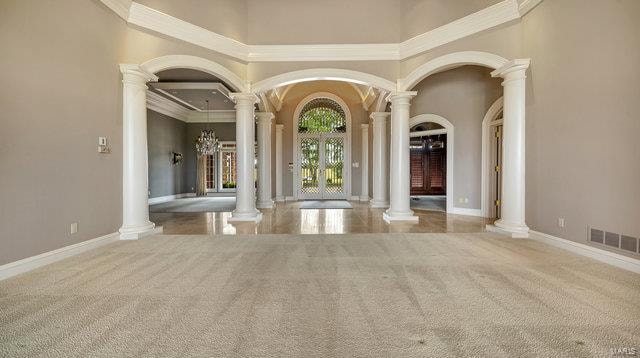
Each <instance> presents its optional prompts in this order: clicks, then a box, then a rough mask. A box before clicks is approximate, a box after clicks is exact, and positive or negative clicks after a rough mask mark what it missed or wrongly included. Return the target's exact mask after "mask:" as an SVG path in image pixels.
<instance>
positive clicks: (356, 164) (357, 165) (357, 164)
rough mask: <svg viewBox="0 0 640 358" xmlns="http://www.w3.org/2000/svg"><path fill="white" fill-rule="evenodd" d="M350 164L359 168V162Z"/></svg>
mask: <svg viewBox="0 0 640 358" xmlns="http://www.w3.org/2000/svg"><path fill="white" fill-rule="evenodd" d="M351 166H352V167H354V168H359V167H360V163H359V162H353V163H351Z"/></svg>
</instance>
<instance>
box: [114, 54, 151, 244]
mask: <svg viewBox="0 0 640 358" xmlns="http://www.w3.org/2000/svg"><path fill="white" fill-rule="evenodd" d="M120 72H122V84H123V90H122V143H123V152H122V227H121V228H120V239H122V240H136V239H138V238H140V237H142V236H144V235H148V234H150V233H152V232H154V228H155V224H154V223H152V222H151V221H149V204H148V199H149V179H148V170H149V165H148V153H147V150H148V149H147V85H146V83H147V82H148V81H157V80H158V77H156V76H155V75H153V74H151V73H148V72H146V71H144V70H142V69H141V68H140V67H139V66H138V65H120Z"/></svg>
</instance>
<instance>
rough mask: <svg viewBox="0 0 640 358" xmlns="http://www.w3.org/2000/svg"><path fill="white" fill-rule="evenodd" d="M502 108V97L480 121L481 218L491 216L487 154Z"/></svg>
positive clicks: (489, 157)
mask: <svg viewBox="0 0 640 358" xmlns="http://www.w3.org/2000/svg"><path fill="white" fill-rule="evenodd" d="M503 107H504V97H500V98H498V99H497V100H496V101H495V102H493V104H492V105H491V107H489V110H488V111H487V113H486V114H485V115H484V118H483V119H482V162H481V165H482V169H481V173H482V174H481V176H480V181H481V189H480V205H481V210H482V216H483V217H489V216H491V214H492V210H491V207H492V203H491V195H489V194H490V193H491V192H492V189H491V184H492V181H491V180H490V173H491V168H489V166H490V162H491V154H490V153H489V148H491V143H490V141H491V139H492V138H491V134H490V133H491V127H492V126H495V125H499V124H502V120H501V119H500V118H498V115H499V114H500V113H501V112H502V108H503Z"/></svg>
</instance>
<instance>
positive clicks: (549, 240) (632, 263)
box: [529, 230, 640, 274]
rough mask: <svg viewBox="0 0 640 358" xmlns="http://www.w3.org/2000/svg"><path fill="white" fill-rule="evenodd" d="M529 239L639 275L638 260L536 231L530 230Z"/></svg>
mask: <svg viewBox="0 0 640 358" xmlns="http://www.w3.org/2000/svg"><path fill="white" fill-rule="evenodd" d="M529 237H530V238H531V239H533V240H537V241H540V242H544V243H546V244H549V245H552V246H555V247H559V248H561V249H564V250H567V251H571V252H573V253H575V254H578V255H582V256H587V257H590V258H592V259H594V260H598V261H600V262H604V263H606V264H609V265H612V266H616V267H619V268H621V269H625V270H628V271H631V272H635V273H639V274H640V260H637V259H634V258H631V257H627V256H624V255H620V254H616V253H615V252H611V251H607V250H603V249H599V248H597V247H593V246H589V245H585V244H581V243H579V242H575V241H571V240H567V239H563V238H560V237H556V236H553V235H549V234H545V233H542V232H538V231H533V230H530V231H529Z"/></svg>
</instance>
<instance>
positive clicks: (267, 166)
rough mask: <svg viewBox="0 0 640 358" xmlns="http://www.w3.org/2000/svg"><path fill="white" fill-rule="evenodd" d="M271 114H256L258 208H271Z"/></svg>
mask: <svg viewBox="0 0 640 358" xmlns="http://www.w3.org/2000/svg"><path fill="white" fill-rule="evenodd" d="M274 117H275V116H274V115H273V113H271V112H259V113H256V120H257V122H258V203H257V207H258V208H265V209H267V208H273V198H272V197H271V121H272V120H273V118H274Z"/></svg>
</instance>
